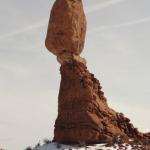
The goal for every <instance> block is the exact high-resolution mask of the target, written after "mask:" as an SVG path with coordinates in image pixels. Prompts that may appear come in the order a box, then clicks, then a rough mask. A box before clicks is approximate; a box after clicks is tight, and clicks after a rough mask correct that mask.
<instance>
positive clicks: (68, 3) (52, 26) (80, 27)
mask: <svg viewBox="0 0 150 150" xmlns="http://www.w3.org/2000/svg"><path fill="white" fill-rule="evenodd" d="M85 34H86V17H85V14H84V11H83V4H82V0H56V1H55V3H54V5H53V8H52V10H51V15H50V20H49V25H48V31H47V37H46V41H45V45H46V47H47V49H48V50H49V51H50V52H52V53H53V54H54V55H56V56H57V57H59V56H61V55H63V54H64V53H65V54H66V55H67V57H70V56H72V55H80V53H81V52H82V50H83V48H84V41H85ZM61 59H62V57H61ZM61 62H62V61H61Z"/></svg>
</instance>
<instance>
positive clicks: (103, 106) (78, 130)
mask: <svg viewBox="0 0 150 150" xmlns="http://www.w3.org/2000/svg"><path fill="white" fill-rule="evenodd" d="M60 72H61V84H60V91H59V101H58V117H57V119H56V122H55V130H54V141H57V142H59V143H67V144H69V143H82V142H84V143H102V142H110V141H114V140H116V139H117V138H118V139H119V138H120V139H122V140H123V141H126V142H127V141H129V139H134V140H135V139H136V140H137V141H142V139H143V138H144V137H145V136H144V134H142V133H140V132H139V131H138V130H137V129H136V128H134V126H133V125H132V124H131V123H130V120H129V119H128V118H126V117H125V116H124V115H123V114H122V113H118V112H115V111H114V110H113V109H111V108H109V106H108V105H107V100H106V98H105V96H104V93H103V92H102V87H101V85H100V83H99V81H98V80H97V79H96V78H95V77H94V75H93V74H91V73H90V72H89V71H88V70H87V67H86V65H85V64H83V63H81V62H78V61H75V60H74V61H72V62H70V63H64V64H63V65H62V66H61V68H60Z"/></svg>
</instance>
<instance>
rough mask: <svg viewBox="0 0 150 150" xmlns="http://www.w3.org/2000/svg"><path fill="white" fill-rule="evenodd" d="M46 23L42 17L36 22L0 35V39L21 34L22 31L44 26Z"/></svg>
mask: <svg viewBox="0 0 150 150" xmlns="http://www.w3.org/2000/svg"><path fill="white" fill-rule="evenodd" d="M46 24H47V19H44V20H42V21H40V22H38V23H35V24H31V25H29V26H27V27H24V28H22V29H18V30H16V31H13V32H10V33H6V34H3V35H1V36H0V40H3V39H7V38H10V37H13V36H16V35H19V34H22V33H26V32H29V31H31V30H34V29H38V28H41V27H43V26H45V25H46Z"/></svg>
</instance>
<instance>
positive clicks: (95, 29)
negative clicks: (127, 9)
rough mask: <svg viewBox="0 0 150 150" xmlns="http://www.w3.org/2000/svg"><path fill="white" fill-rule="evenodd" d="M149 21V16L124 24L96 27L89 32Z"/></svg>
mask: <svg viewBox="0 0 150 150" xmlns="http://www.w3.org/2000/svg"><path fill="white" fill-rule="evenodd" d="M149 21H150V17H147V18H143V19H139V20H134V21H131V22H126V23H122V24H117V25H112V26H100V27H96V28H93V29H91V30H89V31H88V34H91V33H95V32H101V31H105V30H111V29H118V28H122V27H129V26H133V25H137V24H140V23H146V22H149Z"/></svg>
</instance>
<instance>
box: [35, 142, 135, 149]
mask: <svg viewBox="0 0 150 150" xmlns="http://www.w3.org/2000/svg"><path fill="white" fill-rule="evenodd" d="M118 149H120V147H119V145H117V144H116V145H114V146H111V147H107V146H106V144H97V145H93V146H82V147H79V146H78V145H74V146H71V145H70V146H69V145H63V144H58V143H50V144H44V145H43V146H40V147H37V148H34V149H33V150H118ZM131 149H132V146H131V145H128V144H123V145H122V148H121V150H131Z"/></svg>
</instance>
